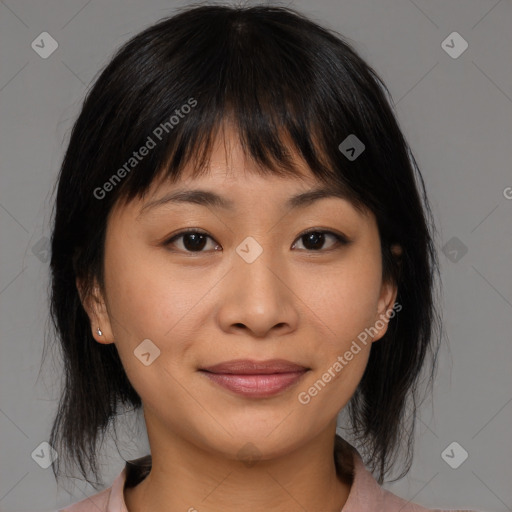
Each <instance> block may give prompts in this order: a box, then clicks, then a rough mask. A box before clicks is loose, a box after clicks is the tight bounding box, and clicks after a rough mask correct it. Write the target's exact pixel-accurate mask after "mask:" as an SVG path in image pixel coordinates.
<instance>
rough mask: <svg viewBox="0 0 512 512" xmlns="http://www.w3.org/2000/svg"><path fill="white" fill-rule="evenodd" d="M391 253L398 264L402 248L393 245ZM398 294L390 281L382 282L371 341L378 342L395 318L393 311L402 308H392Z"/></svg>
mask: <svg viewBox="0 0 512 512" xmlns="http://www.w3.org/2000/svg"><path fill="white" fill-rule="evenodd" d="M391 253H392V254H393V256H394V257H395V258H396V259H397V260H398V261H399V262H400V256H401V255H402V247H400V246H399V245H393V246H392V247H391ZM397 294H398V286H397V284H396V283H395V282H393V281H392V280H391V279H390V280H387V281H383V282H382V286H381V289H380V295H379V300H378V302H377V313H376V315H375V322H374V329H375V330H376V331H377V332H376V334H375V336H374V337H373V339H372V342H373V341H377V340H380V339H381V338H382V336H384V334H386V331H387V330H388V324H389V320H390V319H391V318H392V317H393V316H395V314H396V312H395V311H400V310H401V309H402V306H400V305H399V304H398V305H397V308H396V310H394V309H393V306H394V304H395V301H396V296H397Z"/></svg>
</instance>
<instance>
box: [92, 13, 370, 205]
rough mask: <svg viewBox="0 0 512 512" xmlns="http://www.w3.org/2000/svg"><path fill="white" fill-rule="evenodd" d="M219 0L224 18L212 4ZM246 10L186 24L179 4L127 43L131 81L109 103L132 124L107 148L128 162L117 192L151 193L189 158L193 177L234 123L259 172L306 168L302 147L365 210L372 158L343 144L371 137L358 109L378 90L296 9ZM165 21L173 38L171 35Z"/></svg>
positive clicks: (313, 166) (126, 195) (125, 69)
mask: <svg viewBox="0 0 512 512" xmlns="http://www.w3.org/2000/svg"><path fill="white" fill-rule="evenodd" d="M266 9H267V10H268V8H266ZM210 12H211V13H212V14H211V16H212V17H213V18H215V8H210ZM189 16H190V14H189ZM245 16H246V14H245V13H244V12H236V11H235V12H233V13H230V14H226V11H225V10H222V11H219V15H218V16H217V18H218V19H213V20H211V23H208V25H207V26H203V25H204V18H200V17H198V19H197V22H196V23H195V24H194V23H193V22H192V23H191V22H190V21H188V22H187V23H184V24H183V25H181V26H180V23H179V21H180V20H179V16H178V17H175V18H173V19H172V20H165V21H163V22H161V23H159V24H157V25H156V26H154V27H151V28H150V29H148V30H146V31H145V32H143V33H142V34H141V35H140V36H139V37H137V38H136V39H135V40H133V41H131V42H129V43H128V44H127V45H126V46H125V47H124V48H122V49H121V50H120V52H119V54H118V56H116V58H115V59H114V61H113V63H112V66H113V67H114V68H118V73H117V75H118V76H117V78H116V80H117V81H118V83H119V87H121V88H123V89H124V90H123V91H122V93H119V91H116V95H115V96H112V97H111V98H108V99H106V100H105V101H104V104H105V105H112V107H111V108H112V109H115V115H116V121H117V122H118V123H119V122H121V125H122V126H123V128H122V134H119V141H120V146H119V147H117V148H112V147H110V148H105V151H110V156H113V155H112V153H115V155H117V159H116V161H115V162H114V161H113V162H112V168H113V169H115V168H116V167H118V168H123V167H124V169H125V170H126V171H128V172H125V173H123V174H125V175H126V177H125V178H124V179H123V180H122V181H121V182H120V183H119V185H118V186H116V187H115V188H116V192H115V194H113V198H114V197H115V198H116V200H120V199H124V200H125V201H126V202H128V201H130V200H132V199H133V198H135V197H136V196H139V197H143V196H144V195H145V193H146V192H147V190H148V189H149V187H150V186H151V184H152V183H153V182H154V181H160V180H162V181H163V180H167V181H169V182H170V183H175V182H176V181H177V180H179V179H180V177H181V175H182V172H183V168H184V167H185V166H186V165H188V164H190V167H191V168H192V176H193V177H198V176H200V175H202V174H204V173H206V172H207V169H208V166H209V161H210V155H211V152H212V147H213V144H214V142H215V140H216V138H217V136H218V134H219V133H221V132H223V131H224V129H225V128H226V126H227V125H229V127H230V128H231V129H232V130H233V132H234V133H236V134H237V136H238V138H239V142H240V146H241V148H242V149H243V152H244V154H245V156H246V158H248V159H250V160H251V161H252V162H254V163H255V164H256V172H258V173H260V174H262V175H268V174H270V173H273V174H277V175H280V176H283V177H284V176H297V175H298V172H297V165H296V162H297V159H300V160H301V162H303V163H305V164H306V166H307V168H309V169H310V170H311V172H312V173H313V175H314V176H315V177H316V178H317V179H319V180H320V181H322V182H324V183H326V184H329V185H330V186H332V187H336V188H337V189H339V190H340V191H342V192H343V194H344V195H345V196H346V197H347V198H348V199H349V200H351V201H352V203H353V204H354V206H356V207H358V208H359V209H360V210H361V211H363V210H365V208H364V206H363V205H364V204H365V203H368V197H367V195H368V194H367V193H365V192H364V190H363V188H362V187H361V185H359V183H360V182H361V175H362V173H364V172H368V170H367V169H368V161H367V158H366V156H365V155H364V154H363V155H362V156H361V157H359V158H358V161H349V160H348V159H347V158H346V157H345V156H344V155H342V153H341V152H340V150H339V149H338V146H339V144H340V143H341V142H342V141H343V140H344V139H345V138H346V137H347V136H349V135H350V134H353V133H356V134H357V136H358V138H360V139H363V140H364V142H365V144H367V142H368V141H367V138H366V134H365V130H364V127H363V125H362V122H363V121H364V120H365V119H369V113H366V114H363V115H361V116H356V115H355V113H356V112H357V111H358V110H361V109H362V108H364V107H365V102H366V103H367V102H368V96H369V93H368V92H367V93H366V96H367V97H366V99H365V98H364V97H363V95H362V94H361V90H360V86H359V85H358V84H357V83H356V82H355V81H354V78H353V76H351V75H350V74H349V73H348V71H347V70H345V68H344V67H343V65H342V59H343V58H344V59H345V60H346V61H347V64H348V59H347V56H346V49H344V50H343V54H344V55H345V56H344V57H343V58H342V56H341V53H342V49H341V47H340V55H339V56H336V55H330V54H329V53H326V52H325V37H328V38H331V39H332V40H333V43H334V44H337V45H340V44H341V43H340V42H339V41H338V40H336V39H334V38H333V36H331V35H330V34H329V33H328V32H324V33H321V34H319V33H318V29H315V30H314V31H311V32H310V33H309V34H308V35H307V36H306V37H305V36H304V31H303V30H299V28H298V26H297V20H296V18H294V19H293V20H290V23H289V24H286V23H283V21H286V20H283V19H282V20H281V21H280V22H279V23H278V22H276V21H275V20H272V19H264V18H263V17H262V18H261V19H258V18H257V17H254V15H251V20H250V22H248V21H247V20H245V18H244V17H245ZM182 27H185V28H182ZM191 29H192V30H191ZM166 32H169V33H172V45H171V44H169V43H165V42H164V41H163V40H162V34H165V33H166ZM299 32H300V33H299ZM308 39H309V40H308ZM317 46H318V47H319V48H318V50H317V49H316V47H317ZM320 46H321V48H322V49H323V51H320ZM141 47H144V52H145V59H144V60H142V59H141V56H140V55H139V53H140V52H141V50H140V48H141ZM120 55H121V56H122V58H120ZM127 55H128V57H127ZM130 59H132V60H133V67H131V66H130ZM118 60H122V62H123V64H122V65H121V64H119V65H118V64H117V61H118ZM141 61H142V63H141ZM128 75H129V76H128ZM141 76H143V77H144V78H143V79H142V78H140V77H141ZM134 77H137V78H136V79H135V80H134ZM111 80H112V79H111ZM116 101H117V103H118V105H115V103H116ZM120 116H121V119H120V118H119V117H120ZM372 121H373V122H374V123H375V119H373V120H372ZM144 146H146V147H151V149H149V150H148V154H147V156H145V157H144V158H142V159H141V160H140V162H139V161H137V162H132V163H134V164H136V165H134V166H133V169H132V166H129V165H127V162H129V161H133V160H134V159H133V158H132V157H131V155H132V154H133V152H136V151H137V150H138V149H139V148H142V147H144ZM105 157H107V155H105ZM365 169H366V170H365ZM110 174H112V172H111V173H110ZM105 178H107V179H108V177H106V176H102V177H101V180H104V181H105ZM100 186H101V184H100ZM366 192H368V191H366ZM113 198H112V199H113Z"/></svg>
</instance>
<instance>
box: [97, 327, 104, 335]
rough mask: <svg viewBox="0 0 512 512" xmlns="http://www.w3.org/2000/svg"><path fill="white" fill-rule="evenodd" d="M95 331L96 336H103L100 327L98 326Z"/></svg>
mask: <svg viewBox="0 0 512 512" xmlns="http://www.w3.org/2000/svg"><path fill="white" fill-rule="evenodd" d="M96 332H97V333H98V336H103V333H102V332H101V329H100V328H99V327H98V329H96Z"/></svg>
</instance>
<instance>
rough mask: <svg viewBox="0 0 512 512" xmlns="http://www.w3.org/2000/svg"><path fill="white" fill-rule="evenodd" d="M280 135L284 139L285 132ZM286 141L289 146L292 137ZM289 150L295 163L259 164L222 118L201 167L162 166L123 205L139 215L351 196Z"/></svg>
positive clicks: (291, 205)
mask: <svg viewBox="0 0 512 512" xmlns="http://www.w3.org/2000/svg"><path fill="white" fill-rule="evenodd" d="M283 140H284V141H286V136H284V135H283ZM287 147H289V148H292V147H293V146H292V144H291V141H290V144H289V145H287ZM289 156H290V159H291V161H292V164H293V168H292V169H287V170H285V169H284V168H282V167H281V169H283V171H284V172H283V173H276V172H275V170H274V169H270V168H268V167H267V168H265V167H263V166H262V165H261V164H258V163H257V162H255V161H254V160H253V159H252V158H250V157H248V156H247V151H244V149H243V147H242V144H241V141H240V139H239V136H238V133H237V132H236V131H235V130H234V129H233V128H232V125H231V124H230V123H229V121H228V122H225V123H223V125H222V126H221V129H220V130H219V132H218V133H217V135H216V137H215V139H214V141H213V144H212V146H211V152H210V154H209V158H208V162H207V165H206V166H205V167H203V168H201V169H199V168H198V167H197V163H196V162H194V161H189V162H187V163H186V164H185V165H184V167H183V169H182V171H181V173H180V175H179V178H177V179H174V180H171V179H169V178H168V177H166V175H165V172H161V173H159V174H158V175H157V177H156V178H155V180H154V181H153V182H152V183H151V185H150V187H149V189H148V190H147V191H146V193H144V194H143V195H141V196H139V197H137V198H136V199H135V200H134V201H131V202H130V204H128V205H126V204H125V205H124V206H127V207H128V209H129V210H130V212H126V213H130V214H132V215H134V216H135V217H136V218H137V219H140V218H141V216H142V215H146V214H147V213H148V212H149V211H151V210H154V209H156V208H157V207H158V206H159V205H161V204H164V203H167V204H173V203H174V204H177V203H181V204H184V203H189V204H190V203H196V204H202V205H205V206H208V207H214V208H218V209H219V210H220V209H223V210H225V211H226V212H228V211H231V212H233V211H235V210H239V209H246V208H253V207H254V208H256V209H257V208H261V207H262V206H263V207H264V208H267V206H268V207H269V208H273V209H275V208H280V209H294V208H297V207H300V206H308V205H309V204H312V203H313V202H314V201H315V200H317V199H319V198H322V197H334V198H339V199H344V200H346V201H347V202H351V200H350V194H349V193H348V192H347V191H346V190H344V189H343V188H342V187H341V185H340V184H335V181H334V179H333V181H332V183H326V182H325V181H322V180H320V179H319V178H318V177H317V176H316V175H315V174H314V173H313V172H312V171H311V169H310V168H309V166H308V165H307V164H306V162H305V161H304V160H303V159H302V158H300V157H299V156H298V155H297V153H296V152H293V151H292V150H291V149H290V151H289ZM333 178H334V175H333ZM119 206H120V205H117V207H119ZM116 209H118V208H116ZM118 213H119V212H118Z"/></svg>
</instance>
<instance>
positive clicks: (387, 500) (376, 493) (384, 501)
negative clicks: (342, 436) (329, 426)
mask: <svg viewBox="0 0 512 512" xmlns="http://www.w3.org/2000/svg"><path fill="white" fill-rule="evenodd" d="M347 444H348V443H347ZM348 446H350V445H348ZM352 449H353V453H354V457H353V467H354V470H353V472H352V478H353V480H352V486H351V489H350V494H349V496H348V499H347V502H346V503H345V505H344V506H343V508H342V509H341V511H340V512H398V511H400V512H447V511H442V510H440V509H427V508H425V507H422V506H420V505H415V504H414V503H410V502H408V501H407V500H405V499H402V498H399V497H398V496H396V495H395V494H392V493H391V492H389V491H387V490H385V489H383V488H382V487H381V486H380V485H379V484H378V482H377V481H376V480H375V478H374V476H373V474H372V473H371V472H370V471H369V470H368V469H366V467H365V465H364V463H363V460H362V459H361V456H360V455H359V453H358V452H357V450H355V449H354V448H353V447H352ZM125 479H126V467H125V468H123V470H122V471H121V473H120V474H119V475H118V476H117V477H116V479H115V480H114V483H113V484H112V487H109V488H108V489H105V490H104V491H101V492H99V493H97V494H95V495H93V496H91V497H90V498H86V499H84V500H82V501H80V502H78V503H75V504H73V505H70V506H69V507H66V508H64V509H61V510H59V512H128V509H127V508H126V504H125V501H124V495H123V490H124V483H125ZM451 512H453V510H452V511H451ZM457 512H475V511H468V510H465V511H463V510H460V509H457Z"/></svg>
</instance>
